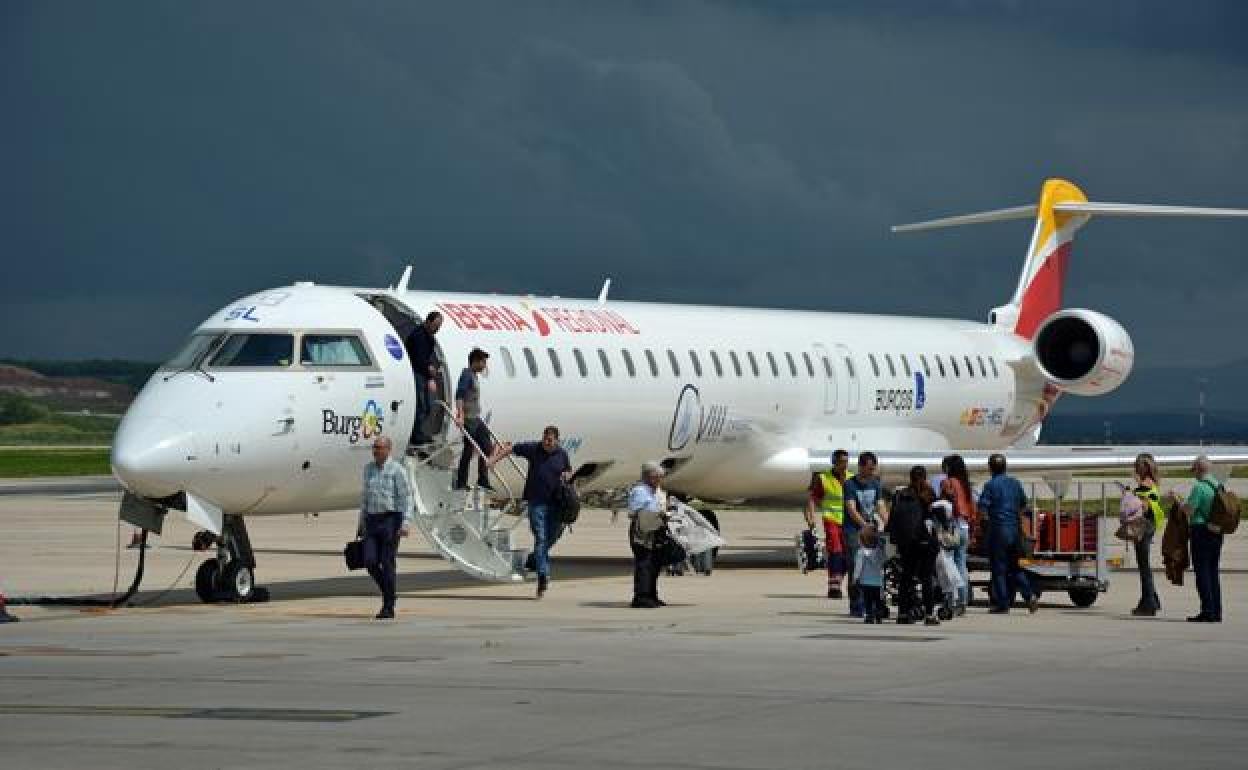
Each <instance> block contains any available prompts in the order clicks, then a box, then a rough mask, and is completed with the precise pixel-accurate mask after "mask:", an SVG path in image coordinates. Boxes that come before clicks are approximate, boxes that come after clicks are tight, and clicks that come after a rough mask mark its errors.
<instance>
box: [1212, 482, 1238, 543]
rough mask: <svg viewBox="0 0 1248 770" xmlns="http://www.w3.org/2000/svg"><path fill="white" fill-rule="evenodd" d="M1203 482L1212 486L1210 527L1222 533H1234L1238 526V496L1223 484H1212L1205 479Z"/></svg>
mask: <svg viewBox="0 0 1248 770" xmlns="http://www.w3.org/2000/svg"><path fill="white" fill-rule="evenodd" d="M1205 483H1206V484H1208V485H1209V486H1211V487H1213V507H1212V508H1210V510H1209V527H1210V529H1213V530H1214V531H1216V532H1220V533H1222V534H1223V535H1230V534H1234V532H1235V530H1236V529H1238V528H1239V498H1238V497H1237V496H1236V495H1235V493H1234V492H1232V491H1231V490H1229V489H1227V488H1226V485H1225V484H1218V485H1216V486H1214V484H1213V483H1212V482H1210V481H1207V480H1206V481H1205Z"/></svg>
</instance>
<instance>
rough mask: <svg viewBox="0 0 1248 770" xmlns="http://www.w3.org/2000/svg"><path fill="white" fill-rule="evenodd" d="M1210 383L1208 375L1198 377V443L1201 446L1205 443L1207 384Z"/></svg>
mask: <svg viewBox="0 0 1248 770" xmlns="http://www.w3.org/2000/svg"><path fill="white" fill-rule="evenodd" d="M1208 384H1209V378H1208V377H1198V378H1197V379H1196V385H1197V393H1198V394H1199V395H1198V396H1197V419H1198V420H1199V422H1198V424H1197V429H1196V430H1197V432H1196V443H1197V444H1198V445H1200V446H1204V445H1205V386H1206V385H1208Z"/></svg>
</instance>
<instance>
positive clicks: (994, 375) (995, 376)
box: [988, 357, 1001, 380]
mask: <svg viewBox="0 0 1248 770" xmlns="http://www.w3.org/2000/svg"><path fill="white" fill-rule="evenodd" d="M988 363H989V364H990V365H991V366H992V378H993V379H994V380H996V379H999V378H1000V377H1001V373H1000V372H998V371H997V359H995V358H991V357H990V358H989V359H988Z"/></svg>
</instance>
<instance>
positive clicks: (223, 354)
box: [212, 334, 295, 367]
mask: <svg viewBox="0 0 1248 770" xmlns="http://www.w3.org/2000/svg"><path fill="white" fill-rule="evenodd" d="M294 349H295V338H294V337H293V336H292V335H290V334H231V335H230V336H229V338H227V339H226V341H225V343H224V344H223V345H222V346H221V349H220V350H219V351H217V354H216V355H215V356H213V357H212V366H265V367H273V366H283V367H285V366H290V359H291V356H292V355H293V353H294Z"/></svg>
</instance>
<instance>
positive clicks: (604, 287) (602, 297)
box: [598, 278, 611, 305]
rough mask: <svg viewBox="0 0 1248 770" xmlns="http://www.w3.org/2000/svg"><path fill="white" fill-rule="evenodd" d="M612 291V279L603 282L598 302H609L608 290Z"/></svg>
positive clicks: (602, 303)
mask: <svg viewBox="0 0 1248 770" xmlns="http://www.w3.org/2000/svg"><path fill="white" fill-rule="evenodd" d="M609 291H611V279H610V278H608V279H607V280H605V281H603V282H602V291H600V292H598V304H599V305H605V304H607V292H609Z"/></svg>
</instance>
